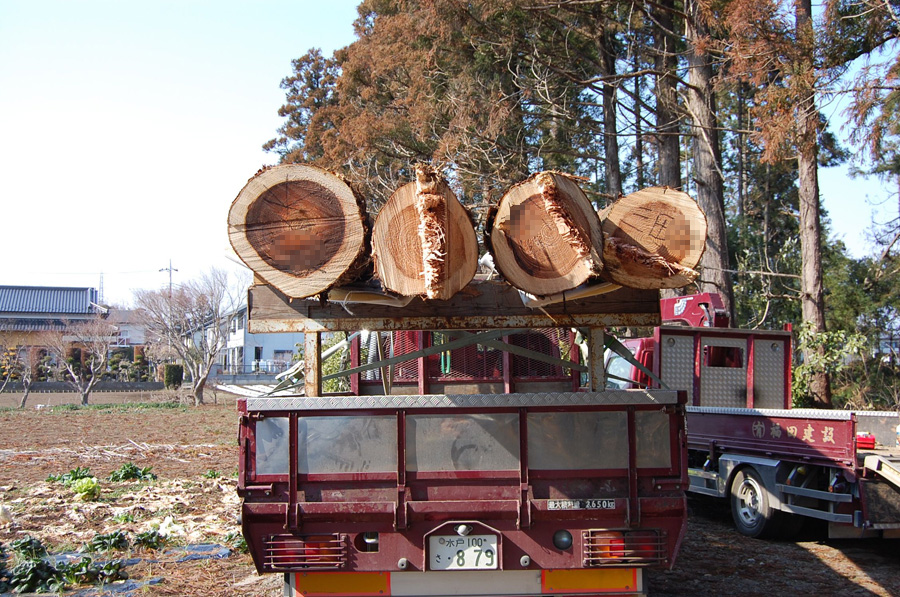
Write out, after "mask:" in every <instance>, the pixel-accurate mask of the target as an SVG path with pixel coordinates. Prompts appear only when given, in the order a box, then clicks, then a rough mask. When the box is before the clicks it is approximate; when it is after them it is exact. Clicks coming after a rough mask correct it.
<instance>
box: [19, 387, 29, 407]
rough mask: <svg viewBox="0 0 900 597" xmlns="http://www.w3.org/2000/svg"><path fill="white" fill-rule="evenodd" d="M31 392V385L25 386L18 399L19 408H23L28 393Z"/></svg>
mask: <svg viewBox="0 0 900 597" xmlns="http://www.w3.org/2000/svg"><path fill="white" fill-rule="evenodd" d="M30 393H31V386H30V385H29V386H25V391H24V392H23V393H22V399H21V400H19V409H21V410H24V409H25V403H26V402H28V395H29V394H30Z"/></svg>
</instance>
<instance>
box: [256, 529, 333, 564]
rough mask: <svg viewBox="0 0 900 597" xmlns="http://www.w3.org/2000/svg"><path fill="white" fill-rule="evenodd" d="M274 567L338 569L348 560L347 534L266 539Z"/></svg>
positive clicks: (285, 536) (269, 557) (270, 537)
mask: <svg viewBox="0 0 900 597" xmlns="http://www.w3.org/2000/svg"><path fill="white" fill-rule="evenodd" d="M265 560H266V562H265V563H266V567H267V568H269V569H270V570H290V569H310V568H311V569H328V568H330V569H335V568H341V567H343V566H344V565H345V564H346V562H347V546H346V535H309V536H305V537H298V536H295V535H272V536H269V537H267V538H266V541H265Z"/></svg>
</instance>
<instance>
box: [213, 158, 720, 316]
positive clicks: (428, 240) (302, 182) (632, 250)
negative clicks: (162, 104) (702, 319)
mask: <svg viewBox="0 0 900 597" xmlns="http://www.w3.org/2000/svg"><path fill="white" fill-rule="evenodd" d="M228 235H229V240H230V241H231V245H232V247H234V250H235V252H236V253H237V255H238V256H239V257H240V258H241V259H242V260H243V261H244V263H246V264H247V266H248V267H250V269H252V270H253V272H254V273H255V274H256V276H257V279H258V280H259V281H261V282H264V283H267V284H270V285H271V286H273V287H275V288H276V289H278V290H279V291H281V292H282V293H283V294H285V295H287V296H288V297H291V298H306V297H311V296H316V295H320V296H324V293H326V292H327V291H329V290H332V289H337V288H338V287H342V286H343V287H347V285H349V284H351V283H354V282H365V281H366V280H368V283H369V284H370V285H371V282H372V279H371V278H372V275H373V270H372V268H371V267H369V266H370V265H371V263H372V261H373V260H374V275H375V277H377V281H376V285H378V284H379V283H380V288H381V290H383V291H388V292H391V293H395V294H399V295H401V296H402V297H415V296H421V297H423V298H426V299H431V300H448V299H450V298H451V297H453V296H454V295H455V294H456V293H457V292H459V291H460V290H462V289H463V288H464V287H465V286H466V285H468V284H469V282H471V280H472V279H473V278H474V276H475V272H476V269H477V265H478V241H477V237H476V234H475V228H474V226H473V223H472V220H471V218H470V216H469V213H468V211H467V210H466V209H465V208H464V207H463V206H462V205H461V204H460V202H459V200H458V199H457V197H456V195H455V194H454V193H453V191H452V189H451V188H450V187H449V185H448V184H447V182H446V181H445V180H444V179H443V178H442V177H441V176H440V174H439V173H438V172H436V171H435V170H434V169H433V168H431V167H429V166H425V165H419V166H417V167H416V180H415V182H411V183H409V184H407V185H404V186H402V187H400V188H399V189H397V190H396V191H395V192H394V193H393V194H392V195H391V197H390V199H389V200H388V201H387V203H386V204H385V205H384V207H383V208H382V210H381V212H380V213H379V214H378V217H377V219H376V220H375V223H374V226H372V228H371V230H370V228H369V226H368V220H367V216H366V207H365V201H364V200H363V199H362V198H361V197H360V196H359V195H358V194H357V193H356V192H354V190H353V189H352V188H351V187H350V186H349V185H348V184H347V182H346V181H344V180H343V179H342V178H341V177H340V176H338V175H336V174H332V173H330V172H326V171H324V170H321V169H319V168H315V167H313V166H308V165H301V164H288V165H282V166H275V167H271V168H266V169H264V170H261V171H260V172H258V173H257V175H256V176H254V177H253V178H251V179H250V180H249V181H248V182H247V184H246V185H245V186H244V188H243V189H242V190H241V192H240V193H239V194H238V196H237V198H236V199H235V200H234V202H233V203H232V205H231V209H230V211H229V214H228ZM705 238H706V218H705V216H704V214H703V212H702V211H701V210H700V208H699V207H698V206H697V204H696V202H695V201H694V200H693V199H691V197H690V196H689V195H687V194H686V193H683V192H681V191H676V190H674V189H670V188H666V187H651V188H647V189H642V190H640V191H637V192H635V193H632V194H630V195H628V196H625V197H622V198H620V199H618V200H617V201H615V202H614V203H613V204H612V205H611V206H610V207H608V208H607V209H606V210H604V211H603V212H602V213H600V214H598V213H597V212H596V211H595V210H594V207H593V205H592V204H591V202H590V201H589V200H588V198H587V196H586V195H585V194H584V192H583V191H582V190H581V188H580V187H579V186H578V182H577V180H576V179H575V178H573V177H571V176H568V175H565V174H562V173H559V172H540V173H538V174H535V175H533V176H531V177H530V178H528V179H527V180H524V181H522V182H520V183H518V184H516V185H514V186H513V187H511V188H510V189H509V190H508V191H507V193H506V194H505V195H504V196H503V197H502V199H501V200H500V201H499V203H498V204H497V206H496V207H495V208H494V209H493V210H492V213H491V214H490V215H489V217H488V220H487V223H486V228H485V241H486V245H487V248H488V250H489V251H490V252H491V255H492V257H493V261H494V265H495V266H496V268H497V270H498V271H499V272H500V274H501V275H502V276H503V277H504V278H505V279H506V281H507V282H508V283H510V284H511V285H513V286H515V287H516V288H518V289H520V290H522V291H524V292H526V293H528V294H530V295H533V296H534V297H550V296H558V295H561V293H567V292H569V291H571V290H573V289H576V288H579V287H583V286H584V285H585V284H590V283H593V282H600V281H603V280H605V281H608V282H611V283H613V284H616V285H620V286H628V287H631V288H636V289H661V288H677V287H681V286H685V285H686V284H689V283H690V282H692V281H694V280H695V279H696V278H697V272H696V271H695V270H694V269H693V268H695V267H696V266H697V264H698V263H699V261H700V257H701V255H702V254H703V249H704V247H705ZM370 247H371V250H370ZM607 286H608V285H607ZM579 292H580V290H579ZM563 296H567V295H563ZM572 296H573V297H574V296H575V295H572Z"/></svg>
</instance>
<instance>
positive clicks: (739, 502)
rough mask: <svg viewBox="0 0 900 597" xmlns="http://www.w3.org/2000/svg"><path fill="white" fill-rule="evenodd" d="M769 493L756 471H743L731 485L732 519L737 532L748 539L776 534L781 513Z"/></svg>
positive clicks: (736, 475) (738, 473)
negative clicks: (775, 507) (776, 508)
mask: <svg viewBox="0 0 900 597" xmlns="http://www.w3.org/2000/svg"><path fill="white" fill-rule="evenodd" d="M771 503H772V500H771V496H770V495H769V490H768V489H766V486H765V484H764V483H763V482H762V479H760V477H759V473H757V472H756V470H754V469H753V468H750V467H748V468H743V469H741V470H739V471H738V472H737V473H735V475H734V480H733V481H732V482H731V516H732V518H734V525H735V526H736V527H737V530H738V532H740V533H741V534H742V535H747V536H748V537H759V538H763V537H771V536H772V535H774V534H775V533H776V532H777V527H778V520H777V518H778V511H777V510H775V509H774V508H772V505H771Z"/></svg>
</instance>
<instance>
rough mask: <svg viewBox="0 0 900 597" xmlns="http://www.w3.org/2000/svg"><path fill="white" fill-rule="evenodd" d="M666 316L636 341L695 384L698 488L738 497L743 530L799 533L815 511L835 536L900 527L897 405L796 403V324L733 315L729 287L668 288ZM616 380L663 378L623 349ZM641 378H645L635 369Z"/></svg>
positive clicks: (612, 362)
mask: <svg viewBox="0 0 900 597" xmlns="http://www.w3.org/2000/svg"><path fill="white" fill-rule="evenodd" d="M662 302H663V305H662V313H663V319H664V321H665V320H681V321H682V322H683V323H689V324H693V325H694V326H695V327H671V326H666V327H659V328H656V329H655V330H654V334H653V336H652V337H651V338H640V339H628V340H625V341H624V344H625V345H626V346H627V347H628V348H629V350H630V351H631V352H632V353H633V354H634V355H635V357H636V359H637V361H639V362H640V363H641V364H642V365H644V366H645V368H646V369H648V370H650V371H652V373H653V374H654V376H655V377H656V378H657V379H658V380H661V382H662V383H663V384H665V386H667V387H668V388H670V389H675V390H683V391H685V392H687V393H688V407H687V425H688V452H689V463H690V468H689V476H690V480H691V485H690V491H693V492H696V493H702V494H706V495H711V496H715V497H720V498H727V499H729V500H730V502H731V510H732V515H733V518H734V522H735V525H736V527H737V528H738V530H739V531H740V532H741V533H743V534H745V535H750V536H754V537H771V536H780V537H789V536H791V535H792V534H793V533H795V532H796V531H797V530H799V527H800V525H801V524H802V522H803V520H804V519H805V518H816V519H820V520H825V521H827V522H828V525H829V535H830V536H831V537H869V536H881V537H900V449H898V448H897V447H896V428H897V424H898V414H897V413H896V412H865V411H856V412H852V411H823V410H808V409H792V408H791V334H790V332H789V331H762V330H738V329H731V328H727V327H705V326H704V325H703V324H716V323H717V324H718V325H722V324H723V323H724V324H725V325H727V319H726V318H724V317H723V315H722V314H721V312H720V305H721V303H720V302H718V297H716V296H715V295H712V298H710V295H698V296H693V297H680V298H677V299H666V300H664V301H662ZM607 368H608V370H609V372H610V374H611V376H615V377H616V378H619V379H613V378H612V377H611V378H610V382H609V383H610V384H613V385H615V386H616V387H619V388H627V387H635V386H639V385H643V386H644V387H647V386H652V385H655V384H656V385H658V384H657V382H655V381H654V380H652V379H651V377H650V376H649V375H647V374H646V373H645V372H643V371H640V369H639V368H637V367H635V366H634V365H633V364H632V363H630V362H628V361H627V360H626V359H623V358H621V356H619V355H616V354H614V353H608V354H607ZM629 380H634V381H629Z"/></svg>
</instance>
